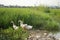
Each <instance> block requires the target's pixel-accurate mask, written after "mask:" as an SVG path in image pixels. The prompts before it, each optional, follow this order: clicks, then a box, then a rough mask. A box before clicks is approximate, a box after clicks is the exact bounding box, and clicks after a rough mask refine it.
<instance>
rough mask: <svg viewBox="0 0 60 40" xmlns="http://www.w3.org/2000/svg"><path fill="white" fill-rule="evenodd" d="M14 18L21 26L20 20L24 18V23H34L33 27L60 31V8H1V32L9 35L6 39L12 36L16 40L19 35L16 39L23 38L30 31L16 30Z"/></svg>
mask: <svg viewBox="0 0 60 40" xmlns="http://www.w3.org/2000/svg"><path fill="white" fill-rule="evenodd" d="M12 20H13V21H14V22H15V24H16V25H17V26H19V24H18V20H22V21H23V22H24V23H27V24H29V25H32V26H33V29H45V30H49V31H59V29H60V25H59V24H60V9H51V8H47V7H36V8H0V28H3V29H2V30H1V32H0V33H1V34H2V35H4V34H5V35H6V34H7V35H8V37H7V36H6V37H7V38H6V40H7V39H8V38H10V39H11V40H15V38H16V37H17V38H16V40H17V39H21V40H23V39H24V38H26V36H28V35H27V34H28V32H27V31H21V30H22V29H21V28H20V29H18V30H19V31H18V32H17V31H14V30H13V29H12V25H11V21H12ZM11 31H12V32H11ZM26 32H27V33H26ZM25 33H26V34H25ZM1 34H0V35H1ZM18 35H19V36H18ZM22 35H23V36H22ZM25 35H26V36H25ZM15 36H16V37H15ZM11 37H12V38H11ZM1 38H2V37H1ZM4 38H5V37H4Z"/></svg>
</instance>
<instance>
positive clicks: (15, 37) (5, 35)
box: [0, 28, 29, 40]
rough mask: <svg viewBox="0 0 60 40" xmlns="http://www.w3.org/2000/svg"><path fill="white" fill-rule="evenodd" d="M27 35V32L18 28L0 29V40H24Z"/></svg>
mask: <svg viewBox="0 0 60 40" xmlns="http://www.w3.org/2000/svg"><path fill="white" fill-rule="evenodd" d="M28 35H29V33H28V31H25V30H23V29H22V28H19V29H18V30H13V29H12V28H8V29H4V30H3V29H0V40H25V38H27V37H28Z"/></svg>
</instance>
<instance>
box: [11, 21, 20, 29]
mask: <svg viewBox="0 0 60 40" xmlns="http://www.w3.org/2000/svg"><path fill="white" fill-rule="evenodd" d="M11 23H12V24H13V29H15V30H17V29H18V28H19V27H17V26H16V25H15V24H14V22H13V21H11Z"/></svg>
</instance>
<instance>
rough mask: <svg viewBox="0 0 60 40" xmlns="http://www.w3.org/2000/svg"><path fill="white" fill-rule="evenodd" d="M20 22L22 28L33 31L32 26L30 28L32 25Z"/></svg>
mask: <svg viewBox="0 0 60 40" xmlns="http://www.w3.org/2000/svg"><path fill="white" fill-rule="evenodd" d="M18 22H20V26H21V27H22V28H25V29H28V30H29V29H32V26H30V25H27V24H23V21H21V20H19V21H18Z"/></svg>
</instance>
